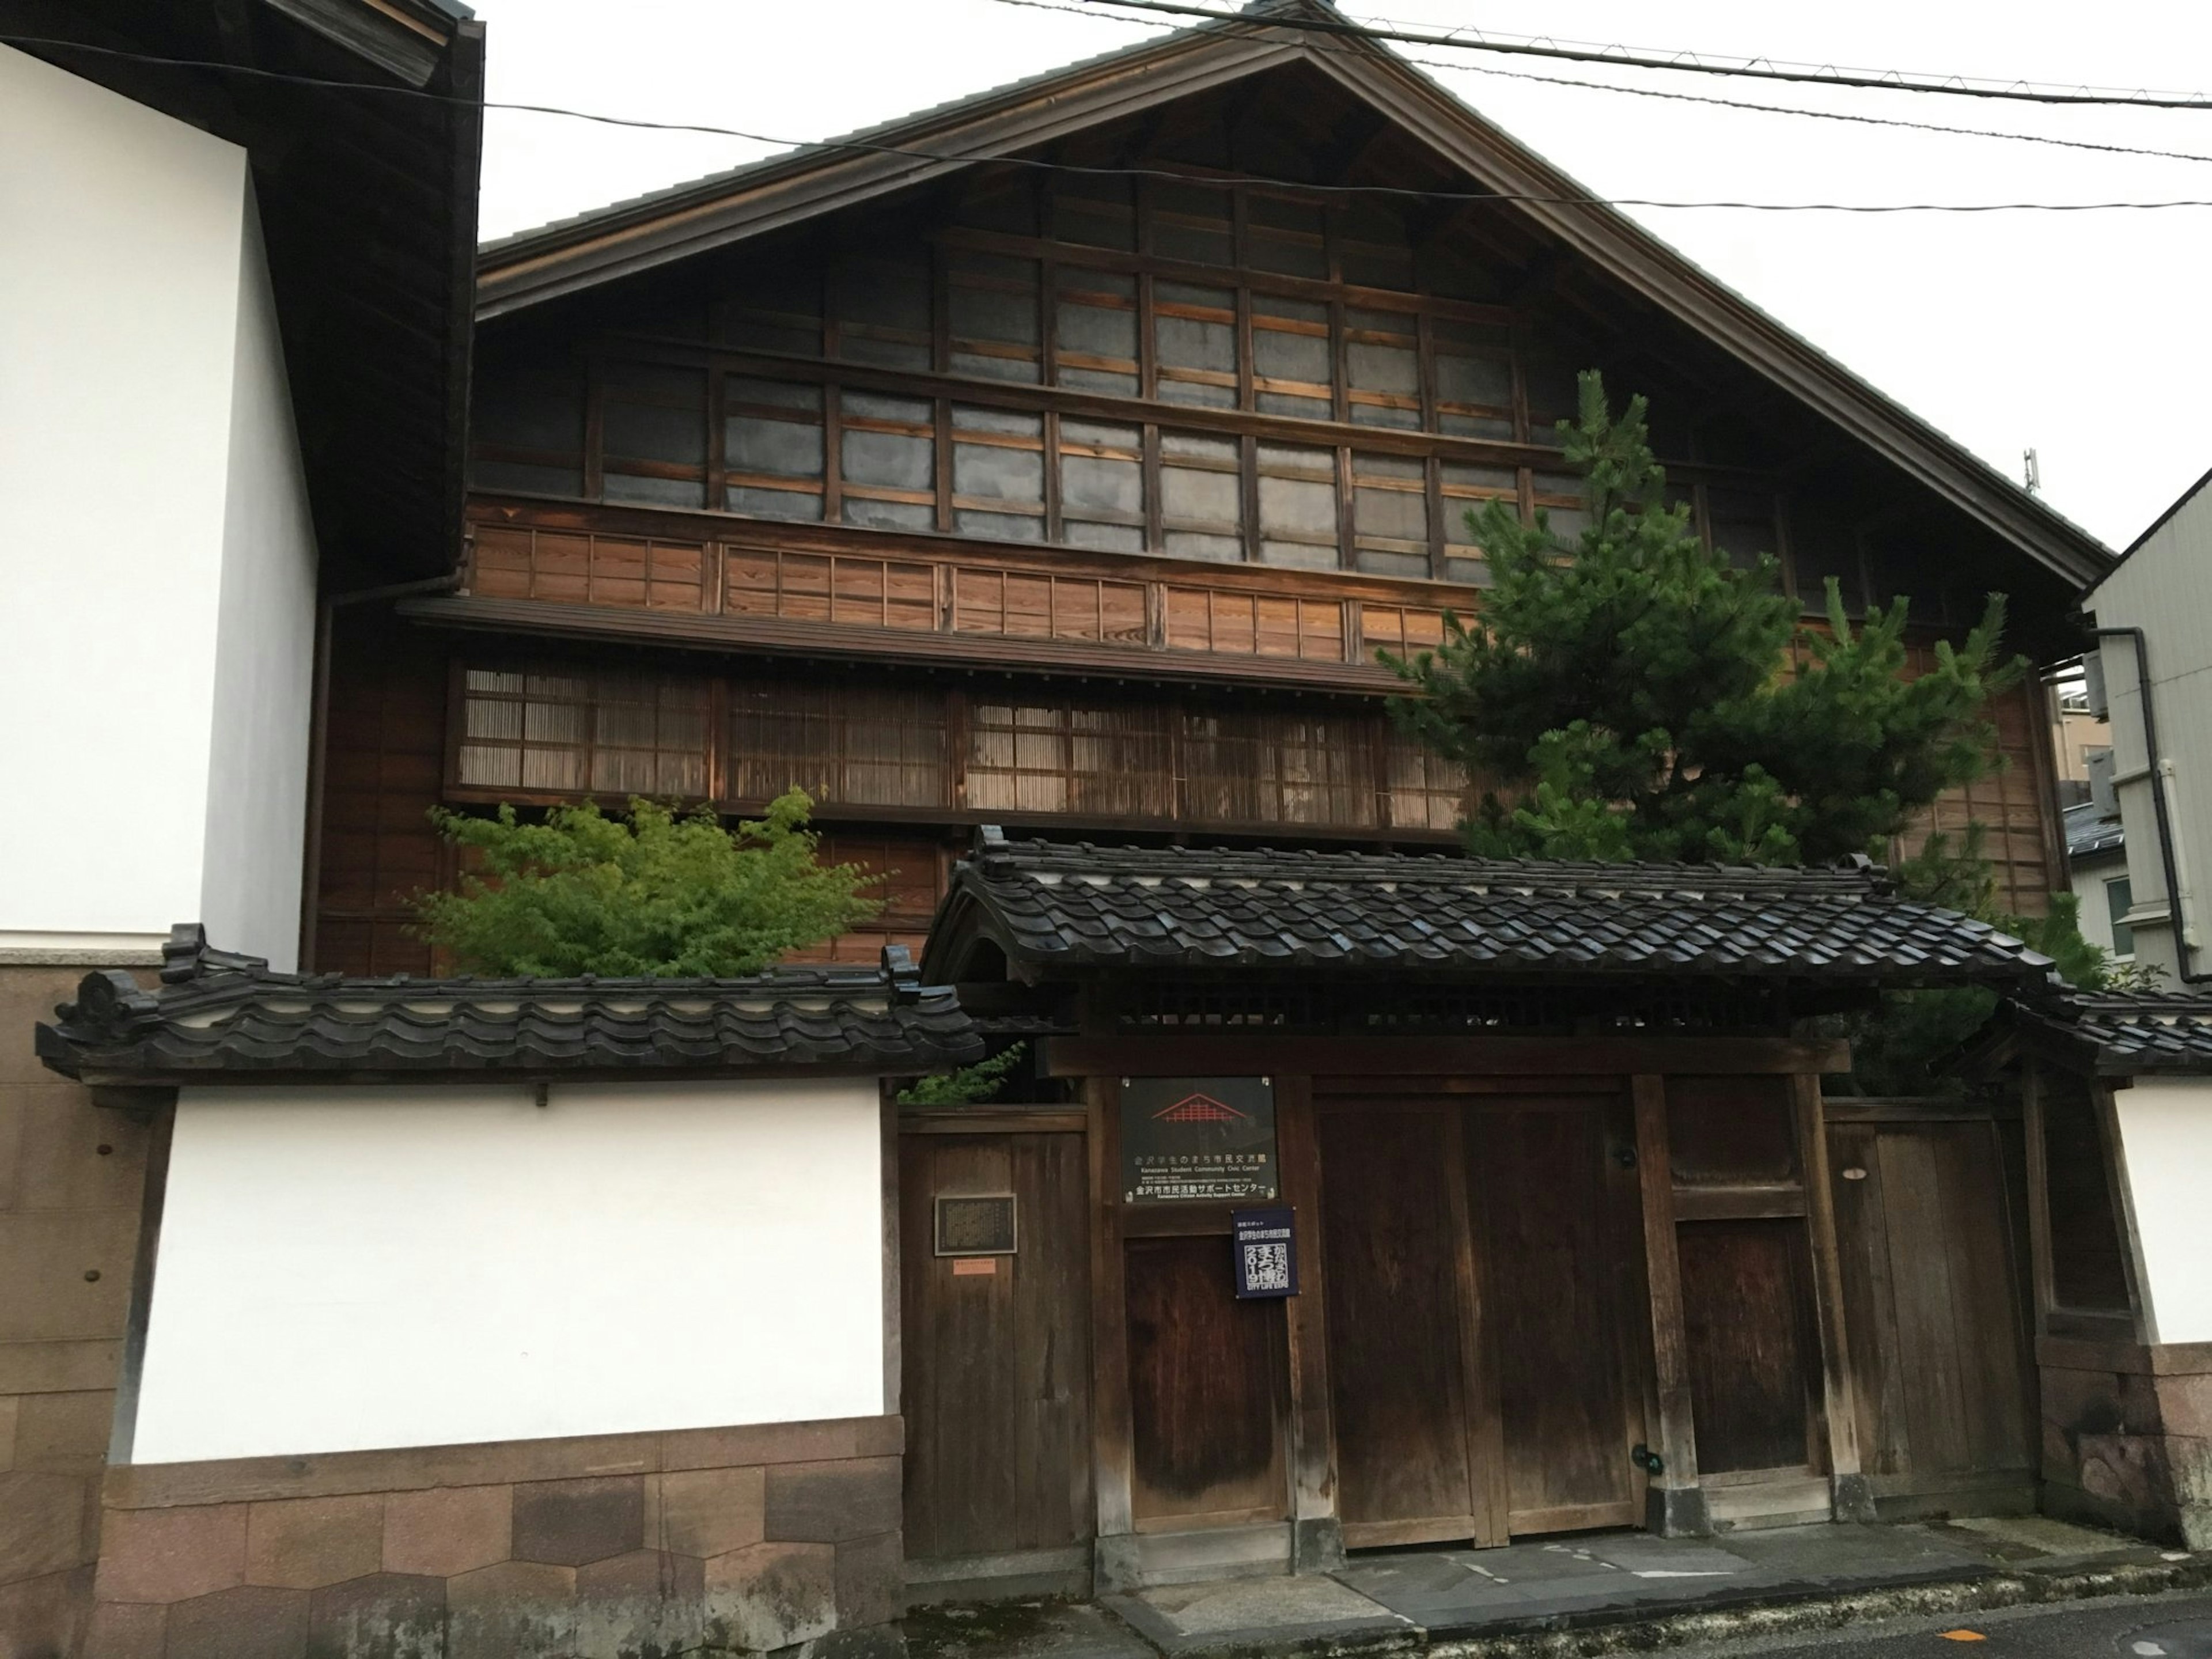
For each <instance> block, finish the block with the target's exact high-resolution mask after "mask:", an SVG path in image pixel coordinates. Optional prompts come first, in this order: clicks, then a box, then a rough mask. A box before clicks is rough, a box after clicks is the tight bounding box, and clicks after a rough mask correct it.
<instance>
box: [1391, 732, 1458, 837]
mask: <svg viewBox="0 0 2212 1659" xmlns="http://www.w3.org/2000/svg"><path fill="white" fill-rule="evenodd" d="M1383 790H1384V793H1385V796H1386V798H1387V799H1388V802H1389V813H1390V824H1391V827H1392V828H1393V829H1451V828H1453V827H1454V826H1455V825H1456V824H1457V823H1459V821H1460V818H1461V817H1462V815H1463V814H1464V812H1465V811H1466V809H1467V805H1468V776H1467V769H1466V768H1465V767H1463V766H1462V765H1460V763H1458V762H1457V761H1454V760H1449V759H1447V758H1446V757H1443V756H1442V755H1439V754H1437V752H1436V751H1435V750H1432V749H1430V748H1428V747H1426V746H1425V745H1424V744H1421V743H1419V741H1417V740H1416V739H1414V738H1409V737H1407V735H1406V734H1405V733H1404V732H1401V731H1399V730H1398V729H1397V728H1396V727H1395V726H1389V727H1386V728H1385V729H1384V731H1383Z"/></svg>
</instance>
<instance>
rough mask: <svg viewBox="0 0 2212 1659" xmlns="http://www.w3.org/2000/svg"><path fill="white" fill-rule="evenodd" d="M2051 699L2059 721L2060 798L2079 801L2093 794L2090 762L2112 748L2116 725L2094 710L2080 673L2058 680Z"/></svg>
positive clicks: (2107, 752) (2065, 801) (2063, 800)
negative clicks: (2113, 731) (2090, 784)
mask: <svg viewBox="0 0 2212 1659" xmlns="http://www.w3.org/2000/svg"><path fill="white" fill-rule="evenodd" d="M2051 707H2052V708H2053V710H2054V711H2055V718H2056V719H2057V722H2058V737H2057V745H2056V746H2057V751H2058V795H2059V799H2060V801H2061V802H2062V803H2063V805H2068V806H2074V805H2079V804H2080V803H2081V802H2082V801H2084V800H2087V799H2088V798H2089V782H2090V773H2089V768H2090V763H2091V762H2092V761H2093V759H2094V758H2095V757H2097V756H2099V755H2107V754H2110V753H2111V752H2112V725H2111V723H2110V722H2109V721H2107V720H2106V719H2105V717H2104V716H2103V715H2102V714H2097V713H2094V712H2093V711H2092V710H2091V708H2090V707H2089V688H2088V685H2087V683H2086V682H2085V681H2084V680H2083V679H2082V678H2081V677H2079V676H2075V677H2070V678H2063V679H2061V680H2058V681H2057V682H2056V683H2054V684H2052V686H2051Z"/></svg>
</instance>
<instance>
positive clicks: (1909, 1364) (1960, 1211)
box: [1701, 1121, 2035, 1495]
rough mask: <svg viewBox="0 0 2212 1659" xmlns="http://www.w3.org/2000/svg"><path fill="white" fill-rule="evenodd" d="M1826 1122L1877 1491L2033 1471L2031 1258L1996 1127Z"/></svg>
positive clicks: (1865, 1448) (1867, 1453)
mask: <svg viewBox="0 0 2212 1659" xmlns="http://www.w3.org/2000/svg"><path fill="white" fill-rule="evenodd" d="M1828 1133H1829V1145H1830V1147H1831V1148H1832V1158H1831V1164H1832V1168H1833V1169H1834V1170H1835V1172H1836V1175H1835V1194H1836V1230H1837V1242H1838V1252H1839V1255H1840V1259H1841V1263H1842V1267H1843V1280H1844V1323H1845V1328H1846V1330H1847V1331H1848V1333H1849V1337H1850V1358H1851V1365H1852V1370H1853V1371H1854V1373H1855V1375H1856V1376H1857V1380H1858V1413H1859V1443H1860V1451H1861V1456H1862V1459H1863V1465H1864V1468H1865V1470H1866V1473H1867V1474H1869V1475H1870V1476H1873V1477H1874V1478H1875V1480H1876V1482H1877V1487H1876V1490H1877V1491H1878V1492H1884V1493H1886V1494H1892V1495H1895V1494H1909V1493H1911V1492H1919V1491H1926V1492H1940V1491H1945V1490H1948V1489H1950V1488H1953V1487H1955V1486H1958V1485H1959V1484H1960V1481H1961V1480H1962V1478H1966V1477H1973V1476H1988V1475H1996V1474H2003V1473H2006V1472H2013V1473H2024V1472H2025V1471H2027V1470H2028V1469H2030V1468H2032V1467H2033V1461H2034V1456H2035V1447H2034V1445H2033V1441H2032V1438H2031V1437H2032V1436H2033V1432H2034V1422H2035V1419H2034V1415H2033V1412H2032V1410H2031V1409H2030V1407H2031V1401H2032V1395H2031V1393H2030V1389H2029V1386H2028V1383H2027V1367H2026V1364H2025V1361H2024V1358H2023V1349H2024V1338H2023V1334H2022V1332H2023V1328H2024V1327H2023V1321H2022V1318H2021V1279H2022V1276H2023V1268H2022V1266H2021V1262H2020V1261H2019V1260H2018V1256H2019V1253H2020V1252H2019V1246H2018V1242H2017V1238H2016V1234H2015V1229H2014V1228H2013V1227H2012V1226H2011V1225H2009V1207H2010V1204H2011V1201H2012V1200H2011V1199H2010V1197H2009V1194H2010V1183H2009V1182H2008V1176H2007V1174H2006V1169H2005V1161H2004V1149H2003V1146H2002V1143H2001V1140H2000V1139H1999V1131H1998V1126H1997V1125H1996V1123H1994V1122H1990V1121H1930V1122H1926V1123H1911V1124H1905V1123H1894V1124H1875V1123H1838V1124H1835V1125H1833V1126H1832V1127H1831V1128H1830V1129H1829V1132H1828ZM1701 1449H1702V1444H1701Z"/></svg>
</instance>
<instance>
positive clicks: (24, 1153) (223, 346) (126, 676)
mask: <svg viewBox="0 0 2212 1659" xmlns="http://www.w3.org/2000/svg"><path fill="white" fill-rule="evenodd" d="M0 34H4V35H5V36H7V37H8V38H9V39H18V40H36V41H37V42H38V44H36V45H26V46H21V47H20V48H18V47H14V46H0V201H4V202H5V203H6V204H7V205H6V210H5V212H6V229H5V231H4V233H0V363H4V364H5V368H4V370H0V549H4V550H5V553H4V557H0V635H4V637H0V706H4V707H5V708H7V709H8V711H9V717H8V719H7V720H6V723H5V725H4V727H0V764H3V765H4V767H5V769H6V773H7V775H8V778H9V785H10V795H9V799H10V804H11V809H12V810H11V811H10V813H9V832H8V837H7V846H8V854H9V856H8V858H7V860H5V867H4V869H0V1007H4V1008H6V1009H7V1010H8V1011H9V1019H8V1021H7V1022H6V1024H5V1028H4V1030H0V1424H4V1425H6V1427H5V1430H4V1431H0V1446H4V1447H7V1448H10V1449H12V1455H9V1456H6V1457H0V1516H4V1520H5V1524H4V1525H0V1650H4V1651H6V1652H8V1653H9V1654H23V1655H45V1654H52V1653H58V1652H64V1651H67V1650H70V1646H71V1644H72V1643H73V1641H74V1640H75V1638H76V1634H77V1632H78V1630H79V1626H80V1625H81V1622H82V1615H83V1613H84V1610H85V1608H86V1607H87V1606H88V1602H89V1596H90V1590H91V1583H92V1573H93V1568H92V1563H93V1560H94V1553H95V1551H96V1548H97V1541H98V1531H97V1529H98V1524H99V1514H100V1511H99V1506H98V1504H97V1503H96V1502H94V1501H88V1491H89V1490H90V1489H94V1488H96V1487H97V1485H98V1482H99V1479H100V1468H101V1465H102V1462H103V1461H104V1459H105V1456H106V1451H107V1447H108V1436H109V1429H110V1419H111V1415H112V1412H111V1406H112V1398H113V1390H114V1389H115V1386H116V1380H117V1375H118V1364H119V1347H120V1344H121V1342H122V1340H123V1339H124V1337H125V1328H126V1324H127V1319H128V1313H129V1308H130V1304H131V1296H132V1292H133V1285H134V1282H136V1280H137V1273H135V1271H134V1262H135V1259H136V1257H137V1252H138V1250H139V1248H140V1203H141V1194H142V1190H143V1187H144V1185H145V1182H144V1175H145V1170H146V1167H147V1160H148V1158H149V1143H148V1136H147V1132H146V1130H145V1129H144V1127H143V1126H141V1125H139V1124H137V1123H134V1122H131V1121H129V1120H127V1119H125V1118H124V1117H122V1116H121V1115H118V1114H116V1113H112V1112H104V1111H100V1110H98V1109H95V1108H94V1106H93V1105H92V1104H91V1103H89V1101H88V1098H87V1097H86V1095H85V1092H84V1091H82V1089H80V1088H78V1087H76V1085H72V1084H70V1083H68V1082H66V1081H64V1080H62V1079H58V1078H56V1077H54V1076H53V1075H52V1073H47V1072H45V1071H43V1070H41V1069H40V1066H39V1065H38V1063H37V1061H36V1060H35V1059H34V1058H33V1054H32V1051H31V1044H30V1033H29V1024H30V1022H31V1020H32V1019H33V1018H35V1017H37V1016H39V1015H41V1014H43V1013H45V1012H46V1011H48V1010H50V1009H51V1008H52V1006H53V1005H54V1004H55V1003H56V1002H57V1001H58V1000H62V999H63V998H64V997H65V996H67V995H68V994H70V988H71V987H73V986H75V985H76V981H77V980H78V978H79V977H80V975H82V974H83V972H84V971H85V969H87V968H88V967H94V966H100V967H111V968H115V969H128V968H132V967H150V966H152V965H154V964H156V963H158V962H159V960H160V947H161V942H162V940H163V939H164V938H165V937H166V936H167V932H168V929H169V927H170V924H171V923H172V922H173V921H175V920H176V918H178V917H179V916H204V917H205V918H207V920H208V921H209V922H210V924H211V925H212V926H214V927H216V928H217V930H218V931H219V933H220V935H221V937H222V939H224V940H225V941H226V942H227V943H230V944H234V945H238V946H240V947H243V948H245V949H248V950H251V951H254V952H256V953H258V954H260V955H264V956H266V957H269V958H270V960H271V961H273V962H276V963H279V964H282V965H285V966H289V965H290V964H291V963H293V962H294V960H295V957H296V956H297V953H298V950H299V941H300V924H301V872H302V869H303V868H304V867H305V866H306V864H307V862H308V861H309V859H310V856H311V855H310V852H309V849H308V848H307V844H306V828H307V800H308V798H309V794H310V791H311V774H312V771H313V744H312V739H311V733H310V720H309V711H310V709H311V708H312V707H313V703H314V700H315V670H316V636H317V629H316V617H317V606H318V601H319V600H322V601H325V602H327V601H328V600H329V599H331V596H332V595H333V594H334V593H336V592H339V591H341V590H344V589H347V588H351V587H358V586H362V585H364V584H366V583H372V582H380V581H390V580H395V579H396V578H398V577H400V576H402V575H420V574H433V573H435V572H438V571H441V570H443V569H444V568H447V565H448V564H449V563H450V561H451V556H452V550H453V545H454V544H455V540H456V538H457V537H458V535H459V521H460V513H459V509H460V486H461V475H460V469H459V441H458V440H459V422H460V421H461V418H462V414H463V410H464V407H465V404H464V397H465V385H466V376H465V366H466V359H467V348H468V342H469V329H470V316H469V301H470V297H471V273H470V270H469V267H468V258H469V253H470V249H471V245H472V243H473V241H474V238H475V223H476V185H477V166H476V163H477V122H478V115H479V110H478V105H477V100H479V99H480V98H481V91H480V85H481V82H480V75H481V54H482V44H483V43H482V36H481V32H480V31H479V30H478V29H477V27H476V26H475V25H473V24H472V23H470V22H469V21H466V15H465V11H463V10H462V9H459V8H454V7H449V6H445V5H441V4H436V3H427V0H314V3H286V4H281V5H280V4H275V3H262V0H248V3H241V4H236V5H228V4H226V5H213V4H182V3H179V4H161V5H155V4H143V3H131V0H94V3H85V4H80V5H74V6H70V7H61V8H58V7H54V6H50V5H44V4H39V3H18V0H0ZM73 42H76V43H82V46H83V47H85V48H89V49H81V48H80V46H76V45H72V44H71V43H73ZM234 71H236V72H234ZM246 71H251V73H246ZM291 77H301V78H296V79H295V78H291ZM354 86H358V87H360V88H362V90H361V91H358V92H356V91H353V90H350V89H349V88H351V87H354ZM395 89H397V90H401V91H404V92H405V93H407V94H410V95H407V96H395V95H394V92H395ZM418 91H424V92H429V93H433V94H436V95H435V96H433V97H428V98H424V97H416V96H413V95H411V94H414V93H416V92H418Z"/></svg>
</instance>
